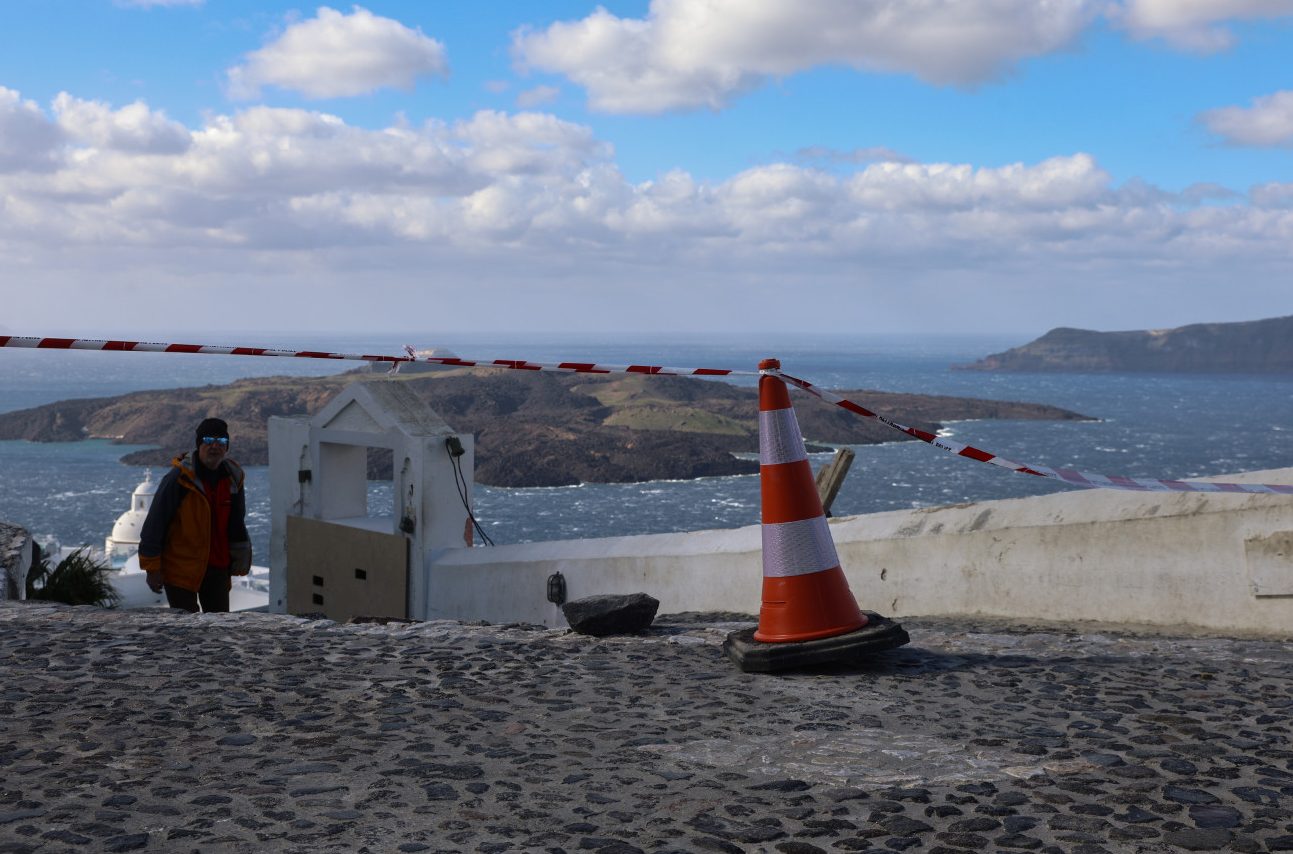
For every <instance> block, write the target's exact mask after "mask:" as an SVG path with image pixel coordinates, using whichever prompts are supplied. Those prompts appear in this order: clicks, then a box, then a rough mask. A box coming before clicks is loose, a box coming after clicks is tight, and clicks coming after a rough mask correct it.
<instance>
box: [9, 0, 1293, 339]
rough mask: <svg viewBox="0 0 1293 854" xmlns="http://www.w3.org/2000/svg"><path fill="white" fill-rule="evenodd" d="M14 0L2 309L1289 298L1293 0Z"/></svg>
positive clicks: (89, 326) (1203, 312)
mask: <svg viewBox="0 0 1293 854" xmlns="http://www.w3.org/2000/svg"><path fill="white" fill-rule="evenodd" d="M0 15H2V16H3V20H2V21H0V289H2V290H3V291H4V303H5V311H4V312H3V313H2V314H0V332H5V333H9V334H84V335H94V336H96V337H111V336H113V335H118V334H125V333H127V332H129V333H132V334H143V333H149V334H152V335H154V336H164V335H168V334H170V333H172V332H174V333H179V332H191V331H201V330H203V329H207V328H209V327H210V325H211V324H212V323H213V322H215V323H218V324H220V325H221V326H223V327H225V328H232V329H284V328H293V329H302V330H307V329H312V328H317V329H320V330H346V331H352V332H362V331H364V330H365V329H374V328H381V329H391V328H395V329H422V328H433V329H455V330H463V329H466V330H471V329H479V330H488V331H504V332H506V331H508V330H535V331H555V330H572V331H582V330H587V331H599V332H602V331H607V330H625V331H643V332H650V331H664V330H668V331H676V330H681V331H698V332H703V331H743V330H768V331H804V332H806V333H807V332H809V331H811V330H823V331H832V332H849V331H859V332H880V331H900V332H921V331H930V332H1011V333H1015V332H1018V333H1021V334H1039V333H1041V332H1043V331H1045V330H1046V329H1048V328H1051V327H1053V326H1060V325H1073V326H1083V327H1088V328H1097V329H1129V328H1145V327H1166V326H1174V325H1179V324H1183V323H1190V322H1202V321H1214V320H1244V319H1255V318H1258V317H1269V316H1276V315H1286V314H1293V278H1291V277H1290V273H1291V272H1293V248H1291V247H1293V62H1290V61H1289V60H1288V57H1290V56H1293V0H1190V2H1179V0H1121V2H1106V0H1100V1H1099V2H1096V0H1052V2H1049V3H1038V2H1035V0H910V2H879V1H878V0H872V2H866V0H759V2H750V0H709V2H705V3H701V2H695V0H687V2H684V1H683V0H656V2H654V3H646V2H632V3H627V2H626V3H606V4H602V5H601V6H598V5H596V4H590V3H580V2H556V3H543V4H537V3H522V2H486V3H479V4H451V3H446V2H441V3H415V2H371V3H367V4H363V5H358V6H356V5H345V6H342V5H336V6H332V7H329V6H293V5H288V4H278V3H264V2H258V3H251V2H216V0H207V2H205V3H203V2H182V1H177V0H170V2H148V0H135V2H124V0H121V2H115V3H114V2H109V1H108V0H104V2H91V0H81V2H68V0H48V2H43V3H39V4H35V3H32V4H27V3H24V4H16V3H15V4H6V5H4V6H3V7H0ZM216 292H218V293H219V294H220V295H221V299H220V300H219V301H218V305H215V304H213V302H214V301H213V300H210V299H209V295H210V294H212V293H216ZM177 305H181V306H185V309H184V310H180V311H177V310H176V308H175V307H176V306H177ZM192 306H197V307H198V308H197V309H196V310H192V309H190V308H189V307H192Z"/></svg>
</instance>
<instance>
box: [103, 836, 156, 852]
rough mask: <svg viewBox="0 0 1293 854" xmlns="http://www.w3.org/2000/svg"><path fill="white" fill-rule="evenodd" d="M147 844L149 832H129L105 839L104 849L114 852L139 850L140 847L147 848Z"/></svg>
mask: <svg viewBox="0 0 1293 854" xmlns="http://www.w3.org/2000/svg"><path fill="white" fill-rule="evenodd" d="M147 846H148V834H147V833H129V834H125V835H123V836H114V837H112V838H111V839H105V840H103V850H104V851H109V852H113V854H115V852H118V851H138V850H139V849H140V848H146V847H147Z"/></svg>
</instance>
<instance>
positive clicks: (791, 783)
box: [750, 780, 812, 792]
mask: <svg viewBox="0 0 1293 854" xmlns="http://www.w3.org/2000/svg"><path fill="white" fill-rule="evenodd" d="M810 788H812V787H811V786H809V785H808V784H807V783H805V782H804V781H803V780H772V781H771V782H768V783H759V784H758V785H755V786H751V787H750V790H751V791H754V792H806V791H808V790H809V789H810Z"/></svg>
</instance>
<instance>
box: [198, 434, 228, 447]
mask: <svg viewBox="0 0 1293 854" xmlns="http://www.w3.org/2000/svg"><path fill="white" fill-rule="evenodd" d="M202 444H204V445H220V446H221V447H224V448H227V447H229V437H228V436H203V437H202Z"/></svg>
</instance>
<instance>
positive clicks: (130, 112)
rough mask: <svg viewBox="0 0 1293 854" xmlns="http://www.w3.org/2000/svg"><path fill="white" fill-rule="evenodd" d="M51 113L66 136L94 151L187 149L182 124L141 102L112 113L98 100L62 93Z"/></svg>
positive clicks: (153, 151)
mask: <svg viewBox="0 0 1293 854" xmlns="http://www.w3.org/2000/svg"><path fill="white" fill-rule="evenodd" d="M54 113H55V114H56V115H57V116H58V124H59V126H60V127H62V129H63V130H64V131H65V132H66V134H67V136H68V137H69V138H71V139H73V140H75V141H77V142H82V143H85V144H87V145H90V146H94V147H96V148H111V149H117V150H120V151H137V152H140V153H152V154H176V153H178V152H181V151H183V150H184V149H186V148H188V145H189V132H188V129H187V128H186V127H184V125H182V124H180V123H179V122H174V121H171V120H170V119H168V118H166V114H165V113H164V112H162V111H153V110H150V109H149V108H148V106H147V105H146V104H144V103H143V102H142V101H136V102H134V103H133V104H129V105H127V106H125V107H122V108H121V109H120V110H115V111H114V110H113V109H111V108H110V107H109V106H107V105H106V104H102V103H100V102H98V101H82V100H79V99H77V98H73V97H72V96H71V95H69V94H67V93H66V92H60V93H59V94H58V97H56V98H55V99H54Z"/></svg>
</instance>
